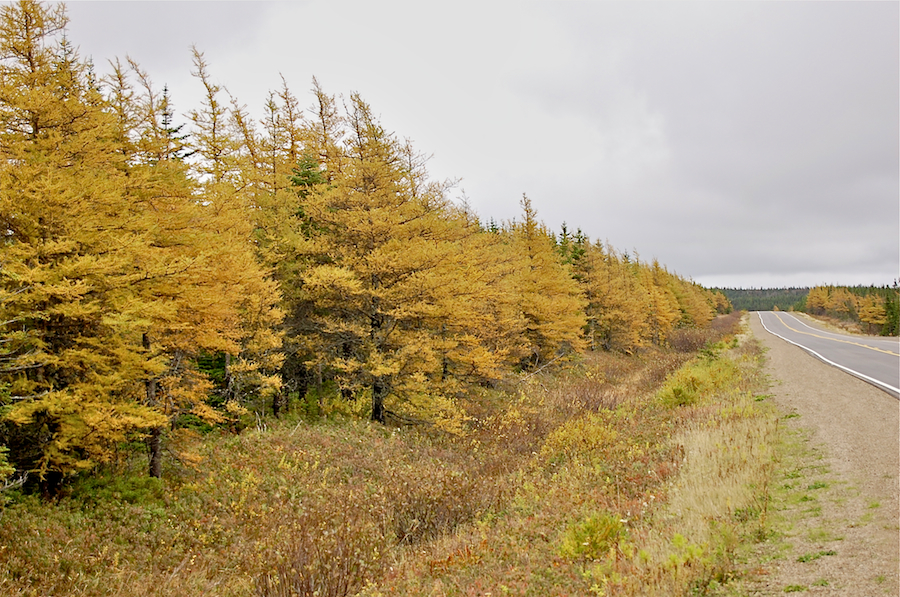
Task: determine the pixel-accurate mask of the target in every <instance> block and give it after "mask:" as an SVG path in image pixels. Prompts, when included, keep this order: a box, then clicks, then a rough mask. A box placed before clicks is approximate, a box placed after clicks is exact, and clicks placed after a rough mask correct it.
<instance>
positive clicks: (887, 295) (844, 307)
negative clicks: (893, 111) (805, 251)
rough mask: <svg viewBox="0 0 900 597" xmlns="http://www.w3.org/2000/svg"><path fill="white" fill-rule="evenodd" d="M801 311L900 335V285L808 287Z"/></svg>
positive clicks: (879, 331)
mask: <svg viewBox="0 0 900 597" xmlns="http://www.w3.org/2000/svg"><path fill="white" fill-rule="evenodd" d="M800 306H801V308H802V310H804V311H806V312H807V313H810V314H812V315H828V316H831V317H836V318H838V319H843V320H847V321H855V322H857V323H859V324H861V327H862V328H863V331H865V332H867V333H869V334H879V335H882V336H897V335H900V287H898V286H897V284H896V282H895V283H894V285H893V286H881V287H878V286H856V287H849V286H816V287H814V288H811V289H810V290H809V293H808V294H807V295H806V300H805V302H804V303H802V304H801V305H800Z"/></svg>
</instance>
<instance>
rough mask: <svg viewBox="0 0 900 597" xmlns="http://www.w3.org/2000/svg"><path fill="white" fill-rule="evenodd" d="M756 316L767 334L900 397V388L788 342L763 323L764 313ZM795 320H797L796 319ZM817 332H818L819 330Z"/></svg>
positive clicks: (807, 348)
mask: <svg viewBox="0 0 900 597" xmlns="http://www.w3.org/2000/svg"><path fill="white" fill-rule="evenodd" d="M756 314H757V315H759V322H760V323H761V324H762V326H763V327H764V328H765V329H766V331H767V332H769V333H770V334H772V335H773V336H778V337H779V338H781V339H782V340H784V341H785V342H788V343H790V344H793V345H794V346H797V347H799V348H802V349H803V350H805V351H806V352H808V353H810V354H812V355H814V356H815V357H816V358H818V359H821V360H823V361H825V362H826V363H828V364H829V365H833V366H834V367H837V368H838V369H841V370H843V371H846V372H847V373H849V374H850V375H854V376H856V377H858V378H860V379H864V380H866V381H868V382H869V383H873V384H875V385H877V386H881V387H883V388H885V389H887V390H889V391H891V392H893V393H895V394H897V395H898V397H900V388H895V387H894V386H892V385H889V384H886V383H884V382H883V381H881V380H878V379H875V378H874V377H869V376H868V375H864V374H862V373H860V372H859V371H854V370H853V369H850V368H849V367H844V366H843V365H840V364H838V363H835V362H834V361H831V360H828V359H826V358H825V357H823V356H822V355H820V354H819V353H817V352H816V351H815V350H813V349H812V348H809V347H807V346H803V345H802V344H799V343H797V342H794V341H793V340H788V339H787V338H785V337H784V336H782V335H781V334H776V333H775V332H773V331H772V330H770V329H769V327H768V326H767V325H766V322H765V321H763V316H762V311H757V312H756ZM795 319H796V318H795ZM807 327H809V326H807ZM817 331H818V330H817Z"/></svg>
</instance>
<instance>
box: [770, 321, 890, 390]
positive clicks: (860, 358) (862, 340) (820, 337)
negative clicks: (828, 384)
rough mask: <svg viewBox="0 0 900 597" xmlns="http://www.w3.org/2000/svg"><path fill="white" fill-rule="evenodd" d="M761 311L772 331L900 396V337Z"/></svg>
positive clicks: (821, 358) (785, 339)
mask: <svg viewBox="0 0 900 597" xmlns="http://www.w3.org/2000/svg"><path fill="white" fill-rule="evenodd" d="M757 314H758V315H759V321H760V323H761V324H762V326H763V327H764V328H765V329H766V331H767V332H769V333H770V334H772V335H774V336H778V337H779V338H781V339H782V340H784V341H786V342H789V343H791V344H793V345H795V346H799V347H800V348H802V349H803V350H805V351H807V352H808V353H810V354H812V355H813V356H815V357H816V358H818V359H820V360H822V361H824V362H826V363H828V364H829V365H832V366H834V367H837V368H838V369H841V370H843V371H845V372H847V373H849V374H851V375H854V376H856V377H858V378H860V379H862V380H864V381H867V382H869V383H870V384H872V385H874V386H876V387H877V388H880V389H882V390H884V391H885V392H887V393H889V394H891V395H892V396H894V397H895V398H900V340H898V339H896V338H877V337H873V336H850V335H847V334H838V333H835V332H830V331H827V330H824V329H821V328H818V327H812V326H810V325H809V324H807V323H805V322H804V321H802V320H801V319H800V318H798V317H797V316H795V315H793V314H790V313H785V312H780V311H760V312H758V313H757Z"/></svg>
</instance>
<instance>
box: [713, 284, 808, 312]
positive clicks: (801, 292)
mask: <svg viewBox="0 0 900 597" xmlns="http://www.w3.org/2000/svg"><path fill="white" fill-rule="evenodd" d="M718 290H719V291H720V292H721V293H722V294H724V295H725V297H726V298H728V300H729V301H731V305H732V307H734V309H735V310H736V311H774V310H775V308H776V307H778V309H779V310H780V311H788V310H791V309H794V310H802V308H803V304H804V303H805V302H806V295H808V294H809V288H760V289H758V290H757V289H753V290H744V289H740V288H720V289H718Z"/></svg>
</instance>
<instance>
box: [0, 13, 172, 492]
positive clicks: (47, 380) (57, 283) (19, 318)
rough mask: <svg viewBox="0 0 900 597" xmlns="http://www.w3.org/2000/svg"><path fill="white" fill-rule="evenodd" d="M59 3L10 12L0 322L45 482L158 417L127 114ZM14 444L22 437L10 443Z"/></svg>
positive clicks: (0, 98)
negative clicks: (149, 397) (93, 70)
mask: <svg viewBox="0 0 900 597" xmlns="http://www.w3.org/2000/svg"><path fill="white" fill-rule="evenodd" d="M65 23H66V16H65V12H64V9H63V8H62V7H61V6H56V7H52V8H51V7H46V6H43V5H40V4H37V3H35V2H31V1H28V0H25V1H22V2H20V3H18V4H16V5H9V6H4V7H2V9H0V220H2V225H3V228H4V230H6V231H7V233H6V235H5V237H4V240H3V243H2V247H0V251H2V254H0V262H2V269H0V293H2V297H0V299H2V300H0V309H2V311H3V313H2V316H0V319H2V321H4V322H6V323H5V327H4V335H5V338H4V340H5V342H6V343H7V346H8V348H7V351H8V353H7V355H8V359H9V361H8V362H7V365H6V367H5V369H4V370H3V371H2V374H3V381H4V382H6V383H8V384H9V388H10V397H9V400H11V402H10V403H9V404H8V405H7V407H6V408H5V411H6V412H5V421H6V423H5V424H4V435H5V436H6V442H7V443H9V444H10V447H11V448H13V452H12V453H11V455H10V456H11V460H12V461H13V462H15V463H16V465H17V466H18V467H19V468H20V469H23V470H34V471H36V472H37V473H38V474H39V475H40V476H41V477H42V478H44V477H47V476H48V474H50V476H55V477H57V478H58V477H59V475H61V474H62V473H66V472H69V471H73V470H79V469H83V468H89V467H90V466H92V465H93V464H94V463H96V462H98V461H103V460H105V459H106V458H108V457H109V456H110V454H111V448H112V447H113V446H114V445H115V443H117V442H119V441H122V440H123V439H125V437H126V436H127V434H128V433H130V432H132V431H134V430H136V429H140V428H144V427H148V426H153V425H156V424H158V423H159V421H160V420H161V418H160V417H159V415H158V414H157V413H156V412H155V411H154V410H153V409H152V408H149V407H147V406H146V405H143V404H142V403H141V394H140V387H141V380H143V379H144V378H146V377H147V376H148V375H150V374H151V373H152V371H153V365H152V364H149V363H147V362H146V360H145V359H144V358H143V355H142V354H141V351H140V348H139V347H140V333H139V329H140V323H141V317H142V316H141V310H142V309H141V308H140V306H139V305H137V304H135V303H134V302H133V301H132V296H131V294H130V288H131V285H132V284H133V283H134V281H135V273H134V271H133V269H132V267H131V263H132V262H133V260H134V258H135V255H137V254H140V253H141V251H142V249H143V248H144V247H145V244H144V239H143V238H142V235H141V231H140V229H139V227H138V226H137V225H136V223H137V222H136V220H137V218H136V214H135V212H134V210H133V208H132V204H131V202H130V201H129V200H128V198H127V186H128V183H127V180H126V178H125V176H124V171H125V169H126V167H127V165H126V164H125V162H124V155H123V153H122V152H121V151H118V150H119V149H120V145H119V144H120V143H121V142H122V139H121V136H120V135H119V133H118V128H117V123H116V118H115V116H114V115H113V114H112V113H111V112H107V111H105V107H106V105H105V102H104V100H103V98H102V97H101V96H100V94H99V93H98V91H97V89H96V87H95V86H94V85H93V83H92V81H91V79H90V77H89V76H88V72H87V67H86V66H85V65H84V63H83V62H81V61H80V60H79V58H78V56H77V54H75V52H74V51H73V50H72V48H71V46H70V45H68V44H67V43H65V41H64V40H63V41H60V42H57V40H58V39H59V36H60V34H61V32H62V31H63V28H64V26H65ZM13 444H15V445H13Z"/></svg>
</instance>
